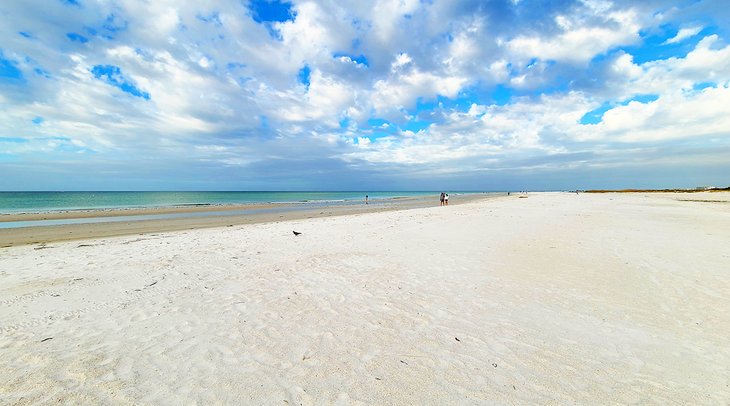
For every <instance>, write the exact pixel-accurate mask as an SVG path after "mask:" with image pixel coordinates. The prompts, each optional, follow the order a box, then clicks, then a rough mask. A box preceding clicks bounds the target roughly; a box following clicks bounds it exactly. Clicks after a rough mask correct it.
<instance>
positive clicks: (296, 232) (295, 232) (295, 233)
mask: <svg viewBox="0 0 730 406" xmlns="http://www.w3.org/2000/svg"><path fill="white" fill-rule="evenodd" d="M292 233H294V235H299V234H301V233H300V232H298V231H292Z"/></svg>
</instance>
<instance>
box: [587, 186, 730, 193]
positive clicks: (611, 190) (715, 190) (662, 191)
mask: <svg viewBox="0 0 730 406" xmlns="http://www.w3.org/2000/svg"><path fill="white" fill-rule="evenodd" d="M583 192H584V193H701V192H730V187H726V188H716V187H713V188H707V189H704V188H702V189H590V190H585V191H583Z"/></svg>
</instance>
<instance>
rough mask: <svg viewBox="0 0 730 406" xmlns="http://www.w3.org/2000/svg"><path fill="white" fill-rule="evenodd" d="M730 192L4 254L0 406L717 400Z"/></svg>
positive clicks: (539, 201)
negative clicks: (40, 405) (46, 405)
mask: <svg viewBox="0 0 730 406" xmlns="http://www.w3.org/2000/svg"><path fill="white" fill-rule="evenodd" d="M728 197H729V195H728V194H723V193H712V194H711V193H706V194H705V193H703V194H691V195H682V194H677V195H673V194H661V195H659V194H656V195H640V194H602V195H588V194H583V195H579V196H577V195H574V194H557V193H555V194H552V193H547V194H532V195H530V197H529V198H527V199H518V198H516V197H510V198H501V199H496V200H490V201H485V202H477V203H470V204H464V205H461V206H451V207H433V208H429V209H415V210H409V211H400V212H387V213H371V214H361V215H353V216H347V217H334V218H325V219H309V220H298V221H290V222H281V223H270V224H256V225H245V226H235V227H227V228H218V229H201V230H193V231H188V232H170V233H162V234H157V235H145V236H133V237H115V238H106V239H97V240H88V241H80V242H79V241H76V242H59V243H53V244H48V245H47V246H46V247H45V248H43V249H38V248H40V247H39V246H37V245H36V246H21V247H11V248H4V249H0V404H15V403H18V404H36V403H56V402H58V401H60V402H62V403H68V404H132V403H142V404H194V403H198V404H214V403H224V404H290V405H293V404H305V405H306V404H322V403H325V404H327V403H339V404H352V403H359V402H364V403H374V404H445V403H461V404H480V403H486V404H535V403H537V404H572V403H579V404H611V403H622V404H623V403H637V404H660V405H670V404H708V405H718V404H728V403H730V386H729V385H730V338H728V337H730V314H729V312H730V265H728V264H730V203H727V200H728ZM676 199H694V200H702V199H714V200H725V201H726V202H725V203H713V202H690V201H678V200H676ZM292 230H297V231H301V232H303V233H304V234H302V235H301V236H298V237H294V236H293V235H292V233H291V231H292ZM47 338H51V339H49V340H46V341H43V340H44V339H47ZM457 339H458V340H457Z"/></svg>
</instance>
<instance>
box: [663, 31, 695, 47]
mask: <svg viewBox="0 0 730 406" xmlns="http://www.w3.org/2000/svg"><path fill="white" fill-rule="evenodd" d="M700 31H702V27H687V28H682V29H680V30H679V31H678V32H677V35H675V36H673V37H672V38H669V39H667V40H666V41H664V44H665V45H667V44H676V43H679V42H682V41H684V40H685V39H687V38H692V37H694V36H695V35H697V34H699V33H700Z"/></svg>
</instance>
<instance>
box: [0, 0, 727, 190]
mask: <svg viewBox="0 0 730 406" xmlns="http://www.w3.org/2000/svg"><path fill="white" fill-rule="evenodd" d="M728 39H730V7H728V6H727V2H726V1H725V0H717V1H702V0H700V1H691V0H686V1H666V0H662V1H655V0H644V1H640V2H639V1H628V0H614V1H610V0H576V1H572V0H552V1H529V0H501V1H496V0H495V1H487V0H481V1H475V0H392V1H384V0H375V1H361V0H352V1H351V0H336V1H335V0H330V1H327V0H322V1H300V0H292V1H291V2H289V1H281V0H271V1H270V0H235V1H234V0H231V1H228V0H200V1H195V2H180V1H177V0H175V1H168V0H155V1H141V0H117V1H113V0H97V1H93V0H24V1H2V2H0V190H479V191H491V190H494V191H496V190H527V189H529V190H571V189H591V188H665V187H695V186H719V187H727V186H728V185H730V87H729V86H730V44H728Z"/></svg>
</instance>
